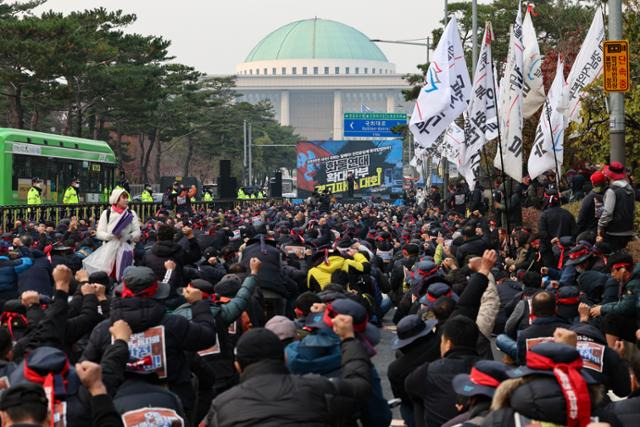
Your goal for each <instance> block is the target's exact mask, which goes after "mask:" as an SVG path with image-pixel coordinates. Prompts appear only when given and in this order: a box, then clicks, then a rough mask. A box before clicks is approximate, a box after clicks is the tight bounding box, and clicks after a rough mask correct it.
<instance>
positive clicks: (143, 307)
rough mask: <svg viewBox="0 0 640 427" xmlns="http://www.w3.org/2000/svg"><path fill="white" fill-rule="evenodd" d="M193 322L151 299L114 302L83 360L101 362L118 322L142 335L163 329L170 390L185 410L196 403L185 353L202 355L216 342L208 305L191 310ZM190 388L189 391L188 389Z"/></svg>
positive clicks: (199, 303)
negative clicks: (159, 327)
mask: <svg viewBox="0 0 640 427" xmlns="http://www.w3.org/2000/svg"><path fill="white" fill-rule="evenodd" d="M191 311H192V316H193V317H192V320H191V321H189V320H187V319H185V318H184V317H182V316H176V315H173V314H166V313H165V307H164V305H162V304H161V303H159V302H157V301H155V300H153V299H150V298H139V297H133V298H126V299H120V298H118V299H114V300H113V301H112V302H111V313H110V318H109V319H107V320H104V321H102V322H100V323H99V324H98V326H96V327H95V328H94V330H93V332H92V333H91V336H90V337H89V343H88V345H87V348H86V349H85V351H84V353H83V356H82V358H83V359H86V360H90V361H93V362H98V361H100V359H101V357H102V354H103V352H104V351H105V349H106V348H107V347H108V346H109V344H110V343H111V335H110V334H109V327H110V326H111V325H112V324H113V323H114V322H115V321H117V320H120V319H122V320H125V321H126V322H127V323H128V324H129V326H131V329H132V331H133V333H139V332H143V331H145V330H147V329H149V328H151V327H153V326H158V325H162V326H164V334H165V351H166V358H167V366H166V368H167V378H166V382H167V383H168V384H169V388H170V389H171V390H172V391H174V392H175V393H176V394H178V395H179V396H180V398H181V399H182V402H183V404H184V406H185V407H189V404H190V403H191V402H192V401H193V396H192V393H193V391H192V390H191V383H190V382H191V372H190V366H189V363H188V359H187V358H186V357H185V351H199V350H204V349H206V348H209V347H211V346H213V345H214V344H215V342H216V331H215V325H214V319H213V316H212V315H211V312H210V311H209V302H208V301H198V302H196V303H195V304H193V305H192V306H191ZM186 386H188V387H186Z"/></svg>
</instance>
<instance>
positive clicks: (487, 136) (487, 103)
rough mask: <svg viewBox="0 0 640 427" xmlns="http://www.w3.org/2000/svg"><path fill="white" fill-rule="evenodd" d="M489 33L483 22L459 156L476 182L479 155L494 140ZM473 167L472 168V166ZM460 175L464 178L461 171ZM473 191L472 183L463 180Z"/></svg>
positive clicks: (494, 107)
mask: <svg viewBox="0 0 640 427" xmlns="http://www.w3.org/2000/svg"><path fill="white" fill-rule="evenodd" d="M492 38H493V31H492V29H491V23H490V22H487V23H486V24H485V29H484V37H483V39H482V40H483V42H482V46H481V47H480V56H479V57H478V64H477V65H476V70H475V74H474V78H473V89H472V90H471V101H470V102H469V107H468V108H467V114H466V116H467V117H466V118H465V129H464V133H465V135H464V136H465V137H466V138H465V150H464V152H463V157H462V164H463V165H464V166H463V167H466V168H468V169H469V168H470V169H471V170H472V171H475V173H476V178H477V177H478V172H479V169H480V151H481V150H482V147H483V146H484V145H485V144H486V143H487V141H489V140H492V139H494V138H496V137H497V136H498V115H497V112H496V94H495V92H494V84H495V83H494V78H493V68H492V58H491V40H492ZM472 165H473V166H472ZM460 173H461V174H462V175H464V174H463V173H462V172H461V171H460ZM467 183H468V184H469V187H470V188H471V189H472V190H473V187H474V186H475V182H474V183H473V184H472V182H471V181H470V180H469V179H467Z"/></svg>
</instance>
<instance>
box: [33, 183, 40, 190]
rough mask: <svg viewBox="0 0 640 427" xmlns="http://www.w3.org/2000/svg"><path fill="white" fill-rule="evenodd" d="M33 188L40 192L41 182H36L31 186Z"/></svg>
mask: <svg viewBox="0 0 640 427" xmlns="http://www.w3.org/2000/svg"><path fill="white" fill-rule="evenodd" d="M33 186H34V187H36V188H39V189H41V190H42V183H41V182H36V183H35V184H33Z"/></svg>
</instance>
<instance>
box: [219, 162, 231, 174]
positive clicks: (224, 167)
mask: <svg viewBox="0 0 640 427" xmlns="http://www.w3.org/2000/svg"><path fill="white" fill-rule="evenodd" d="M220 176H221V177H230V176H231V160H220Z"/></svg>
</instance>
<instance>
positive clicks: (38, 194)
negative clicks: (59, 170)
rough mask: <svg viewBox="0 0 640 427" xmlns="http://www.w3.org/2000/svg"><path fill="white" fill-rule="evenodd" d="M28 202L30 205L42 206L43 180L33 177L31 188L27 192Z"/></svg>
mask: <svg viewBox="0 0 640 427" xmlns="http://www.w3.org/2000/svg"><path fill="white" fill-rule="evenodd" d="M27 204H28V205H29V206H40V205H41V204H42V180H41V179H40V178H37V177H36V178H33V179H32V180H31V188H30V189H29V192H28V193H27Z"/></svg>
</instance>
